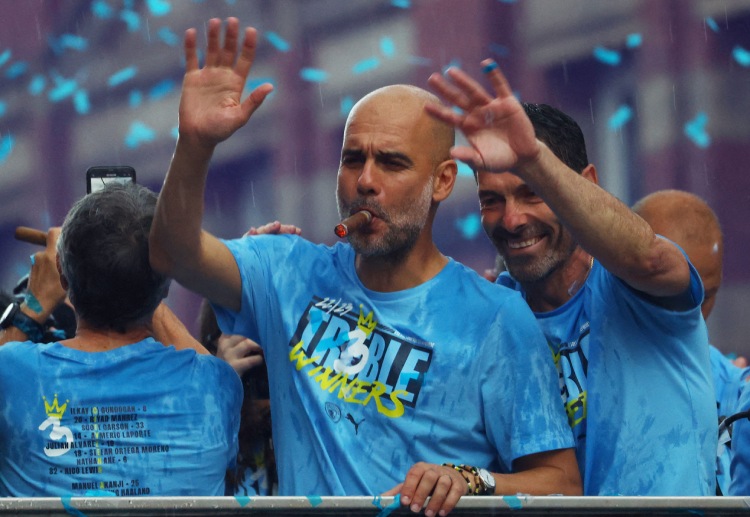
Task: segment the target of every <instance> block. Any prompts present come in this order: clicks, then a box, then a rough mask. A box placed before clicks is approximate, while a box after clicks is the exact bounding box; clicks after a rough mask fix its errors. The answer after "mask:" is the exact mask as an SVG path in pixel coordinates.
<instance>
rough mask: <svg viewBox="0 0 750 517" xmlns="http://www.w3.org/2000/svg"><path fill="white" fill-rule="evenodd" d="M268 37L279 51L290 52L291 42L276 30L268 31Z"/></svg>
mask: <svg viewBox="0 0 750 517" xmlns="http://www.w3.org/2000/svg"><path fill="white" fill-rule="evenodd" d="M266 39H267V40H268V42H269V43H270V44H271V45H273V48H275V49H276V50H278V51H279V52H289V49H290V48H291V45H290V44H289V42H288V41H286V40H285V39H284V38H282V37H281V36H279V35H278V34H276V33H275V32H267V33H266Z"/></svg>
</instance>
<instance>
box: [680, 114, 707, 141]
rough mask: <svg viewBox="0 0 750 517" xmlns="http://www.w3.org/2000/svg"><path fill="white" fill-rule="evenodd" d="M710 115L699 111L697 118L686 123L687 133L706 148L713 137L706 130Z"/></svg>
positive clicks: (685, 129) (691, 138) (692, 139)
mask: <svg viewBox="0 0 750 517" xmlns="http://www.w3.org/2000/svg"><path fill="white" fill-rule="evenodd" d="M707 123H708V115H706V114H705V113H704V112H700V113H698V114H697V115H696V116H695V118H694V119H693V120H691V121H689V122H687V123H686V124H685V127H684V131H685V135H686V136H687V137H688V138H689V139H690V140H691V141H692V142H693V143H694V144H695V145H697V146H698V147H700V148H701V149H705V148H706V147H708V146H709V145H710V144H711V137H710V136H709V135H708V133H707V132H706V124H707Z"/></svg>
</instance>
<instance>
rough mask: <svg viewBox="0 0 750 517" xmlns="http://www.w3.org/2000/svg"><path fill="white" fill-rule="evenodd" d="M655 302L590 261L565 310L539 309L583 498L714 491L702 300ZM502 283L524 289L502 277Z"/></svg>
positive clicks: (713, 431)
mask: <svg viewBox="0 0 750 517" xmlns="http://www.w3.org/2000/svg"><path fill="white" fill-rule="evenodd" d="M690 276H691V282H690V294H691V297H692V302H693V303H692V306H691V308H690V309H689V310H685V311H673V310H668V309H665V308H663V307H660V306H658V305H656V304H654V303H652V302H651V301H649V300H648V298H647V297H646V296H645V295H643V294H642V293H639V292H637V291H635V290H634V289H632V288H630V287H629V286H628V285H627V284H625V283H624V282H623V281H621V280H619V279H618V278H616V277H615V276H614V275H612V274H611V273H609V272H608V271H607V270H606V269H604V268H603V267H602V266H601V265H600V264H599V263H598V262H594V264H593V267H592V269H591V272H590V274H589V277H588V278H587V279H586V282H585V284H584V286H583V287H582V288H581V289H580V290H579V291H578V292H577V293H576V294H575V295H574V296H573V297H572V298H571V299H570V300H568V302H566V303H565V304H564V305H563V306H561V307H559V308H557V309H555V310H554V311H550V312H544V313H537V314H536V317H537V321H539V323H540V325H541V326H542V329H543V331H544V334H545V335H546V337H547V341H548V343H549V344H550V346H551V347H552V349H553V353H554V358H555V363H556V364H557V366H558V371H559V375H560V389H561V391H562V394H563V400H564V401H565V406H566V409H567V413H568V418H569V422H570V425H571V427H572V429H573V432H574V434H575V436H576V453H577V456H578V463H579V466H580V468H581V474H582V476H583V490H584V494H585V495H602V496H608V495H628V496H697V495H714V491H715V485H716V483H715V476H714V470H715V469H714V466H715V458H716V447H717V434H718V424H717V418H716V405H715V401H714V388H713V383H712V380H711V370H710V362H709V354H708V336H707V333H706V326H705V323H704V322H703V318H702V317H701V315H700V304H701V301H702V299H703V288H702V284H701V281H700V277H699V276H698V273H697V272H696V271H695V268H693V267H692V266H690ZM498 283H501V284H503V285H507V286H509V287H512V288H514V289H517V290H519V291H520V290H521V286H520V284H518V283H517V282H515V281H514V280H513V279H512V278H511V277H510V276H509V275H508V273H507V272H506V273H503V274H502V275H500V277H499V278H498Z"/></svg>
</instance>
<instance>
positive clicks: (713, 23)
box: [706, 16, 719, 32]
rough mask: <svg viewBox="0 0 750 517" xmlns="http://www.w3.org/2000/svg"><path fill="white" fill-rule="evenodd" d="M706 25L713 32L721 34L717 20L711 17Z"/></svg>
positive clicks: (707, 19)
mask: <svg viewBox="0 0 750 517" xmlns="http://www.w3.org/2000/svg"><path fill="white" fill-rule="evenodd" d="M706 25H708V27H709V29H711V30H712V31H714V32H719V24H718V23H716V20H714V19H713V18H711V17H710V16H709V17H708V18H706Z"/></svg>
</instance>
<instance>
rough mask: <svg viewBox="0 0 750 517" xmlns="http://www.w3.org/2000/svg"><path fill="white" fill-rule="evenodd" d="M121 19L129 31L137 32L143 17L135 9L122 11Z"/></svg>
mask: <svg viewBox="0 0 750 517" xmlns="http://www.w3.org/2000/svg"><path fill="white" fill-rule="evenodd" d="M120 19H121V20H122V21H124V22H125V25H127V26H128V31H129V32H136V31H137V30H138V29H140V28H141V17H140V16H138V13H136V12H135V11H122V12H121V13H120Z"/></svg>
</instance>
